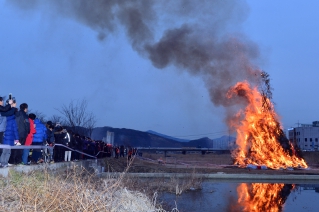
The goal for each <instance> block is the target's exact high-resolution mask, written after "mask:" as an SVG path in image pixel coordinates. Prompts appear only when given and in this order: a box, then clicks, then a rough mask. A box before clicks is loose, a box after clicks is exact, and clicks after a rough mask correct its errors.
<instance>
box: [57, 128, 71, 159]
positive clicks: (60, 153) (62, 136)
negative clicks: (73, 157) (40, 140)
mask: <svg viewBox="0 0 319 212" xmlns="http://www.w3.org/2000/svg"><path fill="white" fill-rule="evenodd" d="M54 130H55V133H54V136H55V142H56V144H60V145H64V146H67V145H68V143H69V142H70V140H69V136H68V133H67V131H66V130H65V129H63V127H62V126H61V125H57V126H56V127H55V128H54ZM67 150H68V149H66V148H65V147H63V146H57V145H56V146H55V151H56V153H55V154H54V155H55V158H54V160H55V161H56V162H61V161H64V159H65V154H66V153H65V152H66V151H67ZM68 154H69V153H68Z"/></svg>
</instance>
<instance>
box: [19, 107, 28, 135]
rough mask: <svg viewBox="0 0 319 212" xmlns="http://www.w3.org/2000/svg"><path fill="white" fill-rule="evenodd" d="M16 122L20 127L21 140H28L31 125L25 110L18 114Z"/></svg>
mask: <svg viewBox="0 0 319 212" xmlns="http://www.w3.org/2000/svg"><path fill="white" fill-rule="evenodd" d="M16 121H17V125H18V131H19V137H20V138H21V139H26V138H27V136H28V134H29V133H30V123H29V117H28V115H27V114H26V112H24V111H23V110H19V112H17V113H16Z"/></svg>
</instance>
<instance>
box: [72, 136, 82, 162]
mask: <svg viewBox="0 0 319 212" xmlns="http://www.w3.org/2000/svg"><path fill="white" fill-rule="evenodd" d="M74 148H75V149H76V150H78V151H81V152H82V139H81V138H80V135H79V134H75V147H74ZM74 160H75V161H78V160H80V153H78V152H74Z"/></svg>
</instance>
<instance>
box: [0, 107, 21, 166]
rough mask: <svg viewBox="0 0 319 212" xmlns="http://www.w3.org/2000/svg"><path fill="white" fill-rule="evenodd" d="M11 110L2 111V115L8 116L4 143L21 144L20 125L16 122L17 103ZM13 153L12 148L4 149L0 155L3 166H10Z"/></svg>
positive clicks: (10, 144)
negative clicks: (9, 162)
mask: <svg viewBox="0 0 319 212" xmlns="http://www.w3.org/2000/svg"><path fill="white" fill-rule="evenodd" d="M11 106H12V108H11V110H9V111H7V112H5V113H2V115H4V116H6V121H7V125H6V130H5V132H4V137H3V144H4V145H9V146H14V145H15V144H19V133H18V126H17V122H16V119H15V118H16V116H15V112H16V108H14V107H15V106H16V103H13V104H12V105H11ZM10 155H11V149H3V150H2V154H1V157H0V163H1V166H0V167H1V168H4V167H8V161H9V159H10Z"/></svg>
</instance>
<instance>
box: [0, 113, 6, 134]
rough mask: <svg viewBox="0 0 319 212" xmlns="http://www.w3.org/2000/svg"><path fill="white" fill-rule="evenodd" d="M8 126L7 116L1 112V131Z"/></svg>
mask: <svg viewBox="0 0 319 212" xmlns="http://www.w3.org/2000/svg"><path fill="white" fill-rule="evenodd" d="M6 126H7V118H6V117H5V116H2V115H1V114H0V132H4V131H5V130H6Z"/></svg>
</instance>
